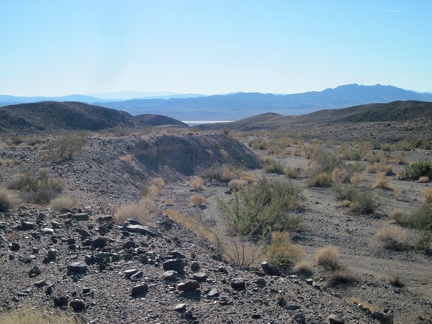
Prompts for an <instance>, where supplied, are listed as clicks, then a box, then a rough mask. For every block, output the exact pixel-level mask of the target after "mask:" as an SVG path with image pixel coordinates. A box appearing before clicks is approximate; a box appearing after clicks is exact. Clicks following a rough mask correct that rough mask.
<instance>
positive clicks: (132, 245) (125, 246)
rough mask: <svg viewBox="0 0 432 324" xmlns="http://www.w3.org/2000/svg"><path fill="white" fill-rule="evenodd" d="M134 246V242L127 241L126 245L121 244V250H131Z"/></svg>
mask: <svg viewBox="0 0 432 324" xmlns="http://www.w3.org/2000/svg"><path fill="white" fill-rule="evenodd" d="M135 247H136V244H135V242H134V241H127V242H126V243H124V244H123V249H131V248H135Z"/></svg>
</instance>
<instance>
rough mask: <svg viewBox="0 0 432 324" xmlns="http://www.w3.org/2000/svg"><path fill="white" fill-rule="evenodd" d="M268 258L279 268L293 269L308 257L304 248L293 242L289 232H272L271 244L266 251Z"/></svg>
mask: <svg viewBox="0 0 432 324" xmlns="http://www.w3.org/2000/svg"><path fill="white" fill-rule="evenodd" d="M266 255H267V258H268V259H269V260H270V262H272V263H273V264H275V265H276V266H278V267H284V266H287V267H291V266H292V265H293V264H294V263H296V262H299V261H300V260H301V259H303V258H304V257H305V255H306V252H305V250H304V248H303V247H301V246H299V245H295V244H293V243H292V241H291V235H290V233H289V232H286V231H285V232H272V234H271V242H270V244H269V245H268V247H267V249H266Z"/></svg>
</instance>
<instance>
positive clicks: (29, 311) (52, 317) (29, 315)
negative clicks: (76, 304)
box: [0, 305, 82, 324]
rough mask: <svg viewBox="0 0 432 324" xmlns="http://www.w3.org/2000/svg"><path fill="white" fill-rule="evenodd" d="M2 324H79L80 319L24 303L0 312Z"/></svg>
mask: <svg viewBox="0 0 432 324" xmlns="http://www.w3.org/2000/svg"><path fill="white" fill-rule="evenodd" d="M0 323H2V324H46V323H53V324H79V323H82V321H81V320H79V319H78V318H76V317H74V316H73V315H71V314H69V313H65V312H60V311H58V312H55V313H52V312H48V311H42V310H40V309H36V308H32V307H30V306H28V305H24V306H23V307H21V308H18V309H14V310H11V311H8V312H4V313H0Z"/></svg>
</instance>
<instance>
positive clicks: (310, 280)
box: [305, 279, 314, 286]
mask: <svg viewBox="0 0 432 324" xmlns="http://www.w3.org/2000/svg"><path fill="white" fill-rule="evenodd" d="M305 281H306V283H307V284H308V285H311V286H312V285H313V283H314V280H313V279H306V280H305Z"/></svg>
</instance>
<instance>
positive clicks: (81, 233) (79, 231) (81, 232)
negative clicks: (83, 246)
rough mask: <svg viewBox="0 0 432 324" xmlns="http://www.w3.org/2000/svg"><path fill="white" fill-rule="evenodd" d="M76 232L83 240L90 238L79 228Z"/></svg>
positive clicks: (88, 233) (87, 233) (87, 232)
mask: <svg viewBox="0 0 432 324" xmlns="http://www.w3.org/2000/svg"><path fill="white" fill-rule="evenodd" d="M77 231H78V234H79V235H81V239H83V240H84V239H86V238H88V237H90V236H91V234H90V232H89V231H86V230H85V229H82V228H79V229H78V230H77Z"/></svg>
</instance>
